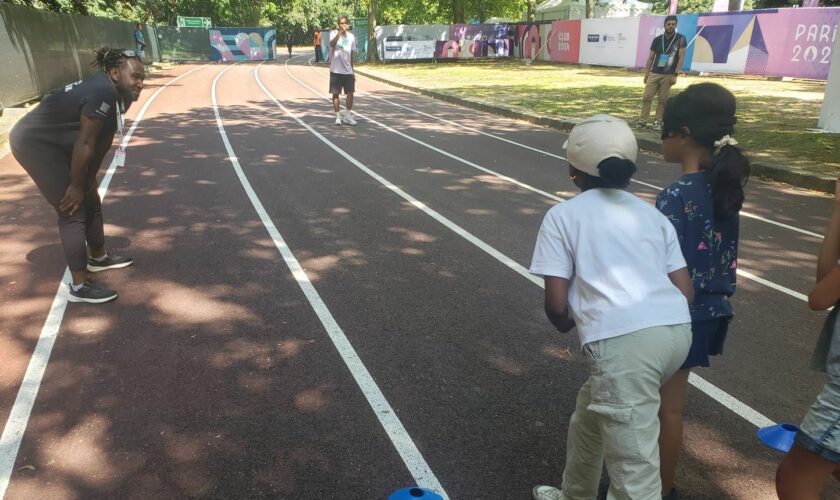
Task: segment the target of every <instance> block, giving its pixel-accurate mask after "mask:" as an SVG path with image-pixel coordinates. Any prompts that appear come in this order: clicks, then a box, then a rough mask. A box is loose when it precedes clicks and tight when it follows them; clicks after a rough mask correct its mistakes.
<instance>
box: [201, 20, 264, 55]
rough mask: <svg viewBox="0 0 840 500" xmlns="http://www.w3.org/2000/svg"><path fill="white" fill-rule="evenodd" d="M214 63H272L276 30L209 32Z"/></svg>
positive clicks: (246, 29)
mask: <svg viewBox="0 0 840 500" xmlns="http://www.w3.org/2000/svg"><path fill="white" fill-rule="evenodd" d="M209 34H210V49H211V50H210V59H211V60H213V61H270V60H272V59H274V48H275V43H276V38H277V32H276V31H275V30H274V28H217V29H211V30H209Z"/></svg>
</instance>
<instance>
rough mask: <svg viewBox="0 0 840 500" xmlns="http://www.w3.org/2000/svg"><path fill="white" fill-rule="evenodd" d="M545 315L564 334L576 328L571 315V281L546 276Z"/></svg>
mask: <svg viewBox="0 0 840 500" xmlns="http://www.w3.org/2000/svg"><path fill="white" fill-rule="evenodd" d="M544 280H545V315H546V316H547V317H548V320H549V321H550V322H551V324H552V325H554V327H555V328H557V329H558V330H560V331H561V332H563V333H566V332H568V331H569V330H571V329H572V328H574V327H575V320H573V319H572V318H571V317H570V314H569V280H567V279H565V278H558V277H556V276H545V277H544Z"/></svg>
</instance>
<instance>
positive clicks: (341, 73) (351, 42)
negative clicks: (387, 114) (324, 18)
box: [330, 16, 356, 125]
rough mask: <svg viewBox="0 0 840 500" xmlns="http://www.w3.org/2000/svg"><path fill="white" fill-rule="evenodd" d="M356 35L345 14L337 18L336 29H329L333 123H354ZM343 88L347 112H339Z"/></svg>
mask: <svg viewBox="0 0 840 500" xmlns="http://www.w3.org/2000/svg"><path fill="white" fill-rule="evenodd" d="M355 50H356V37H355V36H354V35H353V33H351V32H350V25H349V24H348V22H347V16H341V17H339V18H338V29H337V30H332V31H330V94H332V103H333V109H334V110H335V124H336V125H341V123H342V122H344V123H346V124H348V125H356V120H355V119H353V113H352V109H353V93H354V92H356V75H354V74H353V52H354V51H355ZM342 90H344V94H345V95H346V97H345V102H344V104H345V107H346V108H347V112H346V113H344V115H342V114H341V105H340V103H339V95H340V94H341V91H342Z"/></svg>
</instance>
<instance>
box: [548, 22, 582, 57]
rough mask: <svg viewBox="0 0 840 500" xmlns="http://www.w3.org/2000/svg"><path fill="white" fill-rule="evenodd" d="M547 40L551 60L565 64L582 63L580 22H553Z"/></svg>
mask: <svg viewBox="0 0 840 500" xmlns="http://www.w3.org/2000/svg"><path fill="white" fill-rule="evenodd" d="M545 39H546V40H547V42H546V46H545V52H546V53H547V55H548V59H549V60H551V61H555V62H563V63H577V62H578V61H580V20H574V21H554V22H552V23H551V28H550V31H549V32H548V35H547V36H546V37H545Z"/></svg>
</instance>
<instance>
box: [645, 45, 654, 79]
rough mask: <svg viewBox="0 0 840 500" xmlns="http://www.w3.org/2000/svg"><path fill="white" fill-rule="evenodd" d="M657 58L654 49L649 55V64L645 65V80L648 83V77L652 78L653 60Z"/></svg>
mask: <svg viewBox="0 0 840 500" xmlns="http://www.w3.org/2000/svg"><path fill="white" fill-rule="evenodd" d="M654 57H656V52H654V51H653V50H652V49H651V51H650V53H649V54H648V58H647V63H646V64H645V80H644V82H645V83H647V81H648V77H649V76H650V69H651V68H652V67H653V58H654Z"/></svg>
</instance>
